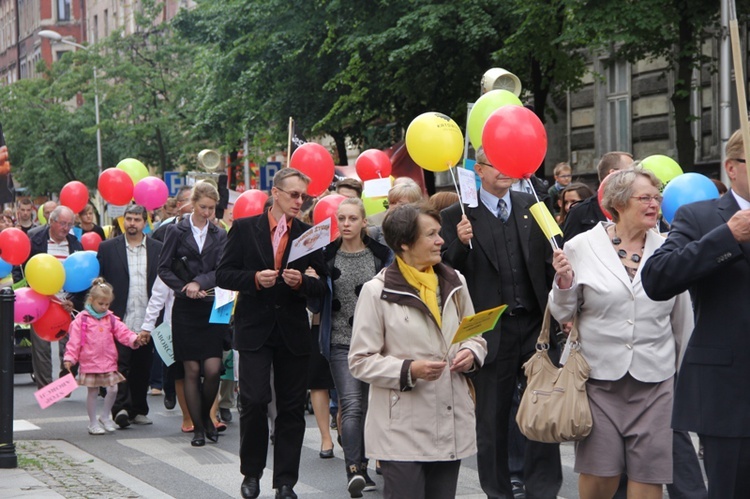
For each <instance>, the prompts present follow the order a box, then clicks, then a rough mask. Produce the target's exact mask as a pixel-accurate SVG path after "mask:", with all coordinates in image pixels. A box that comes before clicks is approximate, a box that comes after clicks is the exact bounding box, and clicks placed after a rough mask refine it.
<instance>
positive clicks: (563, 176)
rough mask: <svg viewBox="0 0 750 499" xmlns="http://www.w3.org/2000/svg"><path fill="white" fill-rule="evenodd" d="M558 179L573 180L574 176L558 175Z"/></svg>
mask: <svg viewBox="0 0 750 499" xmlns="http://www.w3.org/2000/svg"><path fill="white" fill-rule="evenodd" d="M557 178H573V175H558V176H557Z"/></svg>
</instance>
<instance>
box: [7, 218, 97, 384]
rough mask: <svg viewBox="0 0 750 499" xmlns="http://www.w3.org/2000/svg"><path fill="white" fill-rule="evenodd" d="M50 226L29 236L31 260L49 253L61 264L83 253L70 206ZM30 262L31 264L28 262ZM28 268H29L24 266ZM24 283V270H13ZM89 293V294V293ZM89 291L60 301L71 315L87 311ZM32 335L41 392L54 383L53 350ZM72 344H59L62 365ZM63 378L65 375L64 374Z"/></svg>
mask: <svg viewBox="0 0 750 499" xmlns="http://www.w3.org/2000/svg"><path fill="white" fill-rule="evenodd" d="M47 220H48V224H47V225H43V226H40V227H38V228H36V229H35V230H34V231H31V232H30V233H29V240H30V242H31V253H30V254H29V259H30V258H31V257H33V256H34V255H38V254H40V253H48V254H50V255H52V256H54V257H55V258H57V259H58V260H59V261H60V262H63V261H65V259H66V258H67V257H68V256H70V255H71V254H73V253H75V252H76V251H83V246H81V243H80V242H79V241H78V239H77V238H76V236H75V235H73V234H72V233H71V232H70V229H71V227H73V225H74V223H75V214H74V213H73V211H72V210H71V209H70V208H68V207H67V206H58V207H56V208H55V209H54V210H52V212H51V213H50V214H49V218H48V219H47ZM26 261H27V262H28V260H26ZM24 265H26V264H25V263H24ZM22 279H23V274H22V272H21V268H20V267H15V268H14V269H13V280H14V281H15V282H18V281H20V280H22ZM86 291H88V290H86ZM86 291H82V292H80V293H74V294H72V295H70V296H68V294H67V293H63V292H61V293H59V296H58V299H59V300H60V301H61V302H62V304H63V306H64V307H65V308H66V309H68V311H72V310H73V309H75V310H83V303H84V299H85V297H86ZM31 331H32V333H31V363H32V366H33V368H34V378H35V380H36V384H37V386H38V387H39V388H42V387H44V386H47V385H49V384H50V383H52V381H53V380H52V347H51V344H50V342H49V341H45V340H43V339H42V338H40V337H39V336H38V335H37V334H36V333H35V332H34V329H33V325H32V330H31ZM67 342H68V337H67V336H66V337H65V338H63V339H62V340H60V342H59V346H60V365H62V357H63V354H64V353H65V345H66V344H67ZM60 374H65V372H61V373H60Z"/></svg>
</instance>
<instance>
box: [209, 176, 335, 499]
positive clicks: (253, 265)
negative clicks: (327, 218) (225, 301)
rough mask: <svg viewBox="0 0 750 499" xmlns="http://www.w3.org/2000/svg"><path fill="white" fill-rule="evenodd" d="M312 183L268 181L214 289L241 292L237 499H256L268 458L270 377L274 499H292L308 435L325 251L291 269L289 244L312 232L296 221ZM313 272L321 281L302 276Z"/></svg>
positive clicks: (240, 226) (228, 250)
mask: <svg viewBox="0 0 750 499" xmlns="http://www.w3.org/2000/svg"><path fill="white" fill-rule="evenodd" d="M309 183H310V179H309V178H308V177H307V176H306V175H304V174H303V173H301V172H299V171H297V170H294V169H292V168H284V169H282V170H279V172H278V173H276V175H275V176H274V179H273V188H272V189H271V196H272V199H273V204H272V205H271V207H270V208H269V209H268V210H267V211H266V212H265V213H262V214H261V215H257V216H254V217H248V218H241V219H238V220H235V221H234V223H233V225H232V230H230V231H229V239H228V240H227V244H226V246H225V248H224V255H223V257H222V259H221V262H220V263H219V267H218V269H217V270H216V284H217V286H221V287H222V288H225V289H232V290H236V291H239V292H240V293H239V296H238V299H237V308H236V310H235V316H234V321H235V349H236V350H238V351H239V353H240V372H239V387H240V406H241V409H240V471H241V472H242V474H243V475H244V480H243V481H242V486H241V489H240V492H241V494H242V497H246V498H248V497H249V498H253V497H258V496H259V495H260V478H261V475H262V473H263V469H264V468H265V466H266V455H267V452H268V418H267V411H268V403H269V402H270V401H271V386H270V373H271V368H273V373H274V388H275V389H276V411H277V416H276V426H275V431H274V435H275V447H274V463H273V487H274V488H275V489H276V497H277V498H279V499H295V498H296V497H297V495H296V494H295V492H294V490H293V487H294V485H296V483H297V480H298V477H299V462H300V454H301V451H302V441H303V438H304V434H305V416H304V406H305V397H306V394H307V363H308V358H309V356H310V324H309V322H308V318H307V310H306V305H307V301H306V300H307V299H309V298H322V297H323V295H324V294H325V292H326V281H325V276H326V275H327V274H328V272H327V267H326V265H325V261H324V257H323V252H322V251H321V250H316V251H314V252H312V253H309V254H307V255H305V256H303V257H302V258H299V259H297V260H295V261H293V262H291V263H289V262H288V259H289V251H290V248H291V243H292V241H294V240H295V239H296V238H298V237H299V236H300V235H302V233H303V232H305V231H306V230H307V229H308V228H309V226H308V225H306V224H304V223H302V222H300V221H299V220H297V218H296V217H297V216H298V215H299V214H300V210H301V208H302V204H303V203H304V201H305V199H306V198H307V186H308V184H309ZM308 267H312V268H313V269H314V270H315V272H316V273H317V275H318V276H319V278H317V277H313V276H310V275H306V274H305V271H306V270H307V269H308Z"/></svg>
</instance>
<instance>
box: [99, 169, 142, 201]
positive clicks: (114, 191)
mask: <svg viewBox="0 0 750 499" xmlns="http://www.w3.org/2000/svg"><path fill="white" fill-rule="evenodd" d="M97 187H98V188H99V193H100V194H101V195H102V197H103V198H104V200H105V201H106V202H108V203H111V204H113V205H115V206H125V205H126V204H128V203H129V202H130V200H131V199H133V179H131V178H130V175H128V174H127V173H125V171H124V170H120V169H118V168H107V169H106V170H104V171H103V172H102V174H101V175H99V182H98V184H97Z"/></svg>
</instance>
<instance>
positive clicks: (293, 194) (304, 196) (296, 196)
mask: <svg viewBox="0 0 750 499" xmlns="http://www.w3.org/2000/svg"><path fill="white" fill-rule="evenodd" d="M276 189H277V190H279V191H281V192H283V193H284V194H286V195H288V196H289V197H290V198H292V199H295V200H296V199H299V198H302V201H307V200H308V199H310V196H308V195H307V194H306V193H304V192H297V191H285V190H284V189H282V188H281V187H277V188H276Z"/></svg>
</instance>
